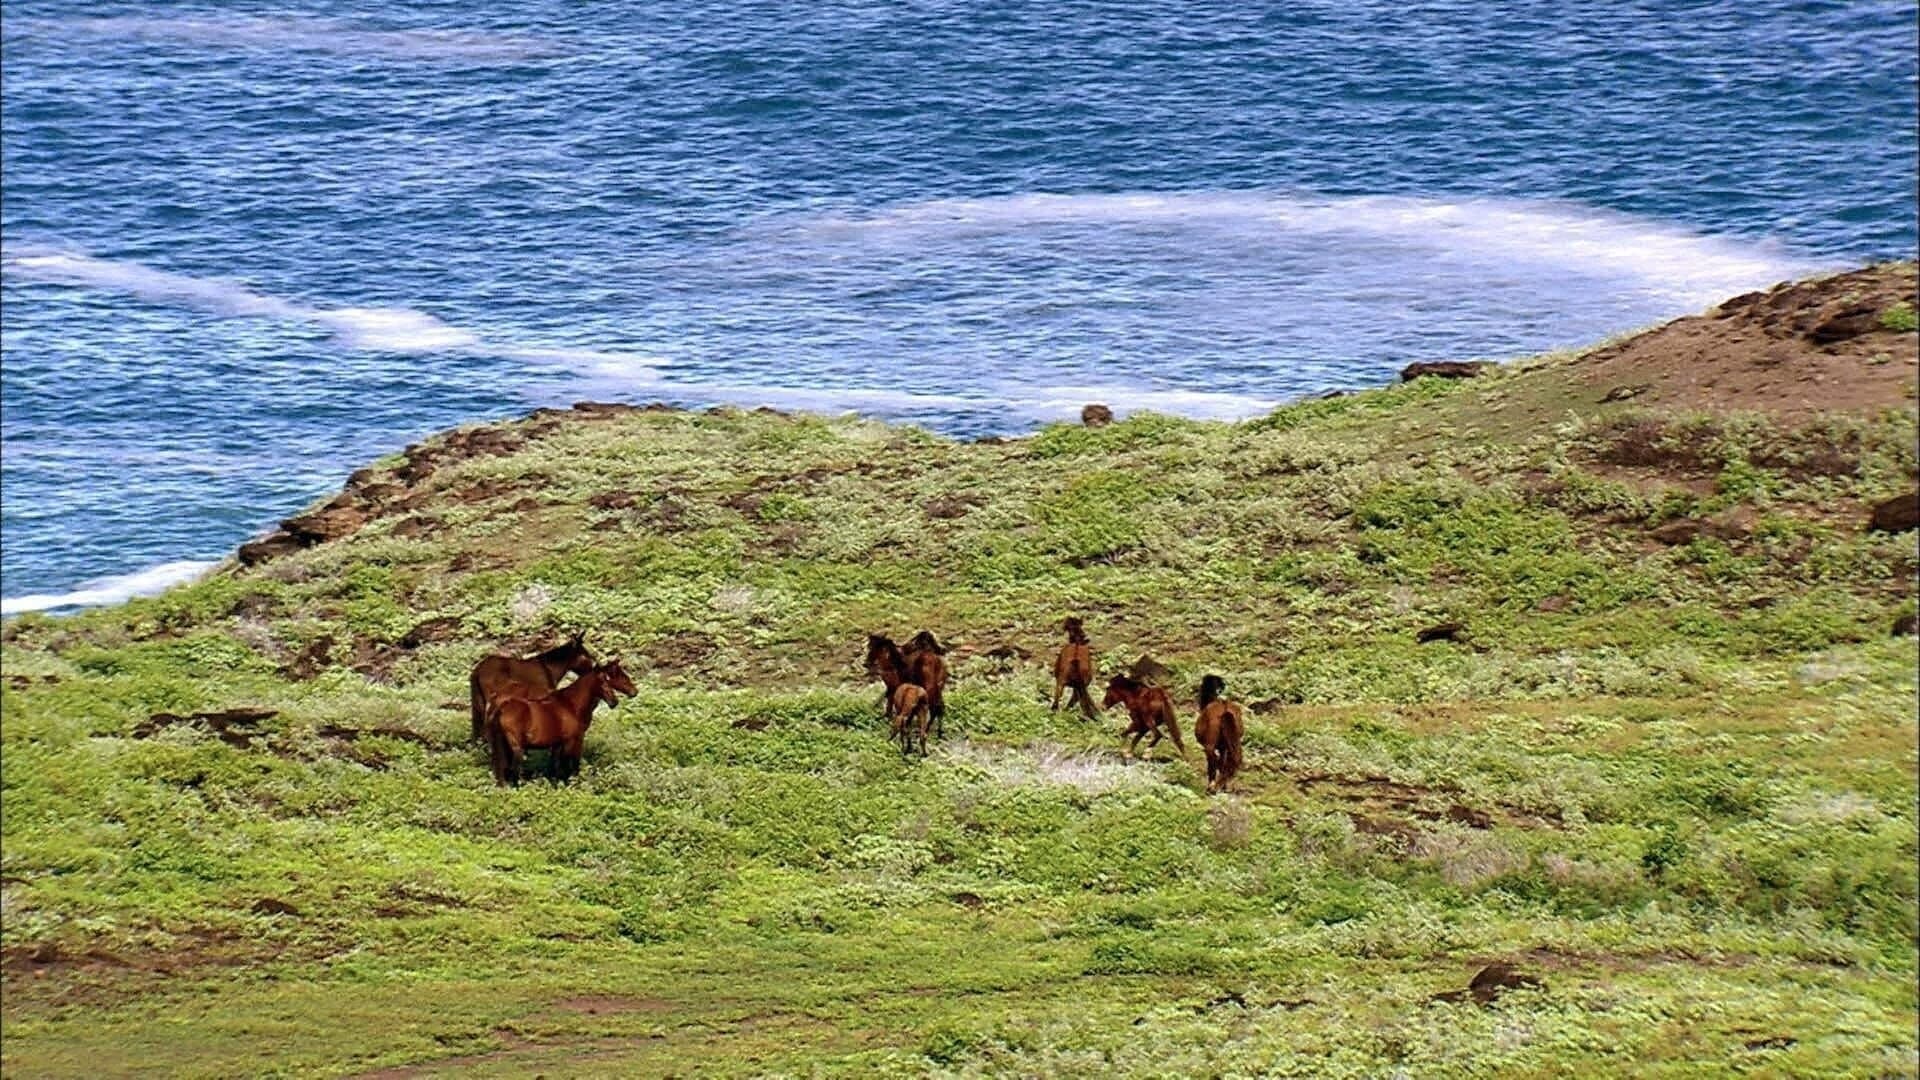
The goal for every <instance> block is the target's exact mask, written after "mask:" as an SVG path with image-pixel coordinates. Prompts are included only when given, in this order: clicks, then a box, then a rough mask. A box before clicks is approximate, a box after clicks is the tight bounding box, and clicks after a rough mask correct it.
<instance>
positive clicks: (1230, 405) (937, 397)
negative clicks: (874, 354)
mask: <svg viewBox="0 0 1920 1080" xmlns="http://www.w3.org/2000/svg"><path fill="white" fill-rule="evenodd" d="M647 385H648V388H649V391H650V392H652V393H656V394H661V395H664V396H668V397H680V398H682V399H684V400H688V401H696V402H712V403H719V404H727V405H737V406H741V407H743V408H753V407H756V406H762V405H765V406H769V407H773V408H783V409H796V410H800V411H804V412H821V413H834V412H868V411H872V412H955V411H991V412H998V413H1003V414H1008V415H1013V416H1019V417H1023V418H1027V419H1035V420H1059V419H1066V418H1068V417H1074V416H1078V415H1079V414H1080V410H1081V409H1082V408H1083V407H1085V406H1086V405H1087V404H1089V403H1092V402H1099V403H1101V404H1103V405H1106V406H1107V407H1108V408H1110V409H1112V410H1113V411H1114V414H1115V415H1116V416H1126V415H1127V414H1129V413H1134V412H1140V411H1143V410H1147V411H1153V412H1164V413H1173V414H1176V415H1179V416H1190V417H1197V418H1202V419H1223V420H1224V419H1240V418H1244V417H1248V416H1258V415H1260V414H1261V413H1265V412H1270V411H1272V410H1273V409H1274V408H1275V407H1277V406H1278V405H1280V404H1281V402H1280V400H1278V399H1273V398H1263V397H1256V396H1252V395H1246V394H1223V393H1211V392H1205V391H1197V390H1169V389H1155V388H1151V387H1128V386H1034V387H1026V386H1019V385H1016V384H1010V383H1000V384H995V385H994V387H993V392H992V393H987V394H938V393H926V392H921V391H908V390H887V389H876V388H873V387H859V386H840V387H836V386H811V387H802V386H760V385H753V384H748V383H685V382H669V381H662V380H650V381H649V382H648V384H647Z"/></svg>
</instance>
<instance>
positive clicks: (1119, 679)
mask: <svg viewBox="0 0 1920 1080" xmlns="http://www.w3.org/2000/svg"><path fill="white" fill-rule="evenodd" d="M1107 687H1108V688H1109V689H1112V688H1114V687H1118V688H1120V689H1122V690H1125V691H1126V692H1127V693H1129V694H1137V693H1139V692H1140V691H1142V690H1145V689H1146V688H1147V684H1146V683H1143V682H1141V681H1140V680H1139V679H1136V678H1134V677H1133V676H1131V675H1115V676H1114V677H1113V680H1112V681H1111V682H1109V683H1107Z"/></svg>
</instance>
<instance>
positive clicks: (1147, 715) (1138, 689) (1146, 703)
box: [1101, 675, 1187, 757]
mask: <svg viewBox="0 0 1920 1080" xmlns="http://www.w3.org/2000/svg"><path fill="white" fill-rule="evenodd" d="M1123 703H1124V704H1125V705H1126V707H1127V716H1128V717H1129V718H1131V719H1132V721H1133V722H1132V724H1130V725H1129V726H1128V727H1127V730H1125V731H1123V732H1121V733H1120V737H1121V738H1123V739H1124V738H1126V737H1127V736H1129V735H1131V736H1133V745H1131V746H1129V747H1128V748H1127V756H1128V757H1135V756H1138V754H1139V752H1140V740H1141V739H1142V738H1144V737H1146V736H1148V735H1152V736H1153V739H1152V741H1150V742H1148V743H1147V752H1148V753H1152V752H1153V748H1154V747H1155V746H1158V745H1159V744H1160V734H1161V732H1160V729H1161V728H1163V727H1164V728H1165V729H1166V733H1167V734H1168V735H1171V736H1173V745H1174V748H1175V749H1177V750H1179V751H1180V756H1181V757H1186V756H1187V746H1186V744H1185V743H1183V742H1181V741H1180V721H1179V719H1178V718H1176V717H1175V716H1174V713H1173V699H1171V698H1169V697H1167V692H1166V691H1165V690H1162V689H1160V688H1159V687H1157V686H1148V685H1147V684H1146V683H1143V682H1141V681H1140V680H1138V679H1130V678H1128V677H1127V676H1125V675H1115V676H1114V677H1113V681H1112V682H1110V683H1108V684H1107V699H1106V701H1104V702H1102V703H1101V708H1104V709H1111V708H1113V707H1114V706H1115V705H1118V704H1123Z"/></svg>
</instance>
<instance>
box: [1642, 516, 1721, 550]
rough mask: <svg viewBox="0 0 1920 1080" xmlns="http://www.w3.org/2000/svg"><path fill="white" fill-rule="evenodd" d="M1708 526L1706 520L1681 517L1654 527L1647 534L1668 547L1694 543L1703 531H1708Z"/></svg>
mask: <svg viewBox="0 0 1920 1080" xmlns="http://www.w3.org/2000/svg"><path fill="white" fill-rule="evenodd" d="M1706 527H1707V523H1706V522H1704V521H1696V520H1694V519H1693V518H1680V519H1679V520H1677V521H1669V522H1667V523H1666V524H1665V525H1661V526H1659V527H1658V528H1656V529H1653V530H1652V531H1651V532H1649V533H1647V535H1648V536H1651V537H1653V538H1654V539H1655V540H1658V541H1660V542H1661V543H1663V544H1665V545H1667V546H1668V547H1679V546H1680V545H1681V544H1691V543H1693V542H1694V540H1695V539H1697V538H1698V537H1699V536H1700V534H1701V533H1702V532H1704V531H1706Z"/></svg>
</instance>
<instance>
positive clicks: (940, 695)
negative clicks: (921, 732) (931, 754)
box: [927, 686, 947, 739]
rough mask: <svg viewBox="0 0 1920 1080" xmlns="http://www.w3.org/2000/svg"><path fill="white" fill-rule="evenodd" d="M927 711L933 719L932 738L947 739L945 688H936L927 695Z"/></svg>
mask: <svg viewBox="0 0 1920 1080" xmlns="http://www.w3.org/2000/svg"><path fill="white" fill-rule="evenodd" d="M927 711H928V712H929V713H930V714H931V715H932V717H933V737H934V738H936V739H944V738H946V737H947V688H946V687H944V686H942V687H937V688H935V689H934V691H933V692H932V693H930V694H928V695H927Z"/></svg>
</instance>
